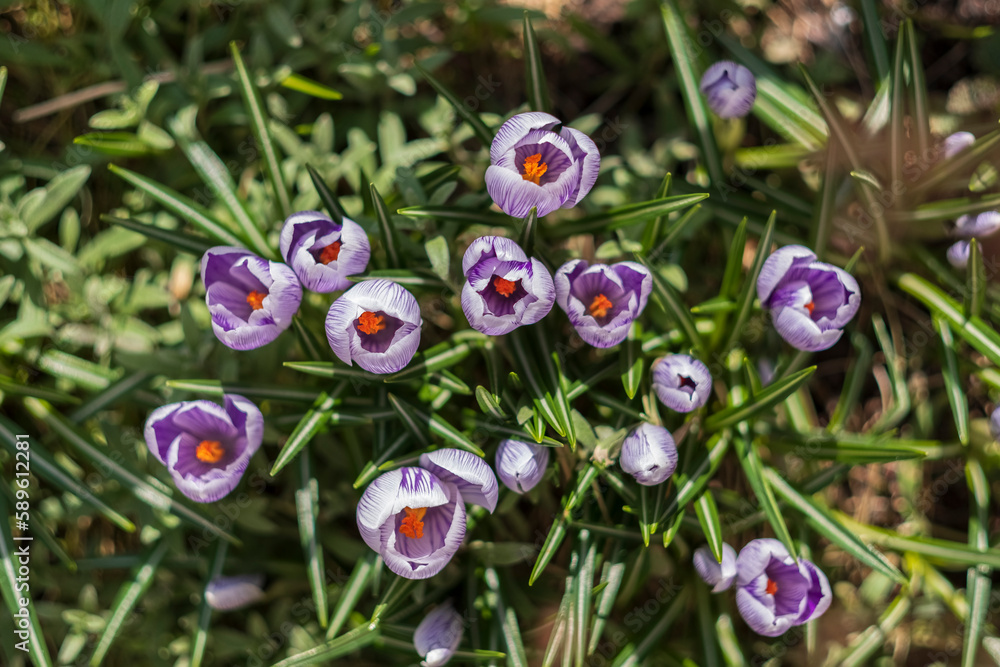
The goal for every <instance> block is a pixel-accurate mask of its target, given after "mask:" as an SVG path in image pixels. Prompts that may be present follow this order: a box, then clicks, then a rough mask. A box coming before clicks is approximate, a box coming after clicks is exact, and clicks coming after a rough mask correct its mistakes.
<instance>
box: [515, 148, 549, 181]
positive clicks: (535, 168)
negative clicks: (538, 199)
mask: <svg viewBox="0 0 1000 667" xmlns="http://www.w3.org/2000/svg"><path fill="white" fill-rule="evenodd" d="M541 159H542V154H541V153H535V154H534V155H529V156H528V157H526V158H524V173H523V174H521V178H522V179H524V180H526V181H531V182H532V183H534V184H535V185H539V182H538V179H540V178H541V177H542V176H543V175H544V174H545V172H547V171H548V170H549V165H547V164H545V163H544V162H539V161H540V160H541Z"/></svg>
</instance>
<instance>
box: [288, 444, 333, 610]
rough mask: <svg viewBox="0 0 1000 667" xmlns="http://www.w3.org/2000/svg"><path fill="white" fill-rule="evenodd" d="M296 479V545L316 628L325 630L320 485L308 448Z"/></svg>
mask: <svg viewBox="0 0 1000 667" xmlns="http://www.w3.org/2000/svg"><path fill="white" fill-rule="evenodd" d="M299 477H300V479H301V484H300V486H299V488H298V489H297V490H296V491H295V509H296V515H297V517H298V524H299V542H300V543H301V545H302V550H303V552H304V553H305V557H306V571H307V572H308V574H309V588H310V589H311V590H312V597H313V602H314V603H315V605H316V619H317V620H318V621H319V627H321V628H325V627H326V624H327V617H328V604H327V598H326V562H325V560H324V557H323V546H322V545H321V544H320V542H319V538H318V537H317V530H316V516H317V515H318V514H319V483H318V482H317V481H316V478H315V477H313V476H312V471H311V470H310V463H309V450H308V448H307V449H306V450H305V451H304V452H302V454H301V455H300V456H299Z"/></svg>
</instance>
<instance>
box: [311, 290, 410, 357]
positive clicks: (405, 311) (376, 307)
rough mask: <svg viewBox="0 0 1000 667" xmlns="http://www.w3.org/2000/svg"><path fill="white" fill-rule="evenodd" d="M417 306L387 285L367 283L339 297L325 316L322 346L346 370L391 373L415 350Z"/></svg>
mask: <svg viewBox="0 0 1000 667" xmlns="http://www.w3.org/2000/svg"><path fill="white" fill-rule="evenodd" d="M421 323H422V320H421V319H420V306H419V305H418V304H417V300H416V299H415V298H414V296H413V295H412V294H410V292H409V291H407V289H406V288H405V287H403V286H402V285H400V284H399V283H394V282H392V281H389V280H382V279H376V280H366V281H364V282H361V283H358V284H357V285H355V286H354V287H352V288H351V289H349V290H347V291H346V292H344V293H343V294H342V295H341V297H340V298H339V299H337V300H336V301H334V302H333V305H332V306H330V312H329V313H327V316H326V340H327V342H329V343H330V347H331V348H332V349H333V353H334V354H336V355H337V357H338V358H339V359H340V360H341V361H343V362H344V363H346V364H353V363H355V362H356V363H357V364H358V366H361V368H363V369H365V370H366V371H368V372H369V373H396V372H398V371H400V370H402V369H403V368H405V367H406V365H407V364H408V363H410V359H412V358H413V355H414V354H415V353H416V351H417V347H418V346H419V345H420V325H421Z"/></svg>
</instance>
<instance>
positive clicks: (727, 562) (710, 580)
mask: <svg viewBox="0 0 1000 667" xmlns="http://www.w3.org/2000/svg"><path fill="white" fill-rule="evenodd" d="M694 569H695V570H696V571H697V572H698V576H699V577H701V579H702V581H704V582H705V583H706V584H708V585H709V586H711V587H712V592H713V593H721V592H722V591H724V590H726V589H727V588H729V587H730V586H732V585H733V581H735V580H736V549H733V548H732V547H731V546H729V545H728V544H726V543H725V542H723V543H722V562H721V563H720V562H719V561H717V560H715V554H713V553H712V550H711V549H710V548H709V547H708V546H707V545H706V546H703V547H698V548H697V549H695V552H694Z"/></svg>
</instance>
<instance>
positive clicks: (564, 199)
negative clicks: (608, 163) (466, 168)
mask: <svg viewBox="0 0 1000 667" xmlns="http://www.w3.org/2000/svg"><path fill="white" fill-rule="evenodd" d="M560 123H562V121H560V120H559V119H558V118H556V117H555V116H551V115H549V114H547V113H542V112H540V111H532V112H530V113H521V114H517V115H516V116H513V117H512V118H511V119H510V120H508V121H507V122H506V123H504V124H503V125H501V126H500V129H499V130H498V131H497V136H496V137H494V139H493V144H492V145H491V146H490V166H489V168H487V170H486V191H487V192H489V193H490V197H492V198H493V201H494V202H496V204H497V206H499V207H500V210H502V211H503V212H504V213H506V214H507V215H512V216H514V217H515V218H523V217H525V216H527V215H528V213H530V212H531V209H532V207H534V208H536V209H537V213H538V217H542V216H543V215H547V214H549V213H551V212H552V211H554V210H556V209H557V208H559V207H562V208H573V207H574V206H576V205H577V204H579V203H580V200H581V199H583V198H584V197H585V196H586V194H587V193H588V192H590V188H592V187H594V182H595V181H596V180H597V174H598V172H599V171H600V170H601V154H600V153H599V152H598V150H597V145H596V144H594V142H593V141H591V139H590V137H588V136H587V135H586V134H584V133H583V132H581V131H579V130H574V129H573V128H571V127H562V128H560V129H559V130H558V131H557V130H556V129H555V128H556V127H557V126H558V125H559V124H560Z"/></svg>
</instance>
